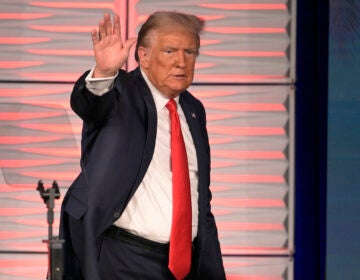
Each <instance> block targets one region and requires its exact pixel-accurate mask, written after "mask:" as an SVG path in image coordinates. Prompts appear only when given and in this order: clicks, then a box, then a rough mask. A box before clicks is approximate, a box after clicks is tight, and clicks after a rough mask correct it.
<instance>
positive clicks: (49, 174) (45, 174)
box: [20, 171, 79, 181]
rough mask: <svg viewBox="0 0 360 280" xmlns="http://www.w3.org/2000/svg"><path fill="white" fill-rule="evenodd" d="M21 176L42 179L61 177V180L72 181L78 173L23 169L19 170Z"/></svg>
mask: <svg viewBox="0 0 360 280" xmlns="http://www.w3.org/2000/svg"><path fill="white" fill-rule="evenodd" d="M20 174H21V175H23V176H28V177H33V178H43V179H44V180H53V179H54V178H61V180H62V181H72V180H74V179H75V178H76V177H77V176H78V175H79V172H78V171H75V172H52V171H51V172H46V171H41V172H40V171H24V172H20Z"/></svg>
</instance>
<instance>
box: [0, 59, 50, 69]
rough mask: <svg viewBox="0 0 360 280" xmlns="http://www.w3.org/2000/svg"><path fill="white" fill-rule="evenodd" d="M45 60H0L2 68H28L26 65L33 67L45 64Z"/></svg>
mask: <svg viewBox="0 0 360 280" xmlns="http://www.w3.org/2000/svg"><path fill="white" fill-rule="evenodd" d="M43 64H44V62H43V61H16V60H12V61H10V60H9V61H6V60H2V61H0V69H16V68H26V67H32V66H39V65H43Z"/></svg>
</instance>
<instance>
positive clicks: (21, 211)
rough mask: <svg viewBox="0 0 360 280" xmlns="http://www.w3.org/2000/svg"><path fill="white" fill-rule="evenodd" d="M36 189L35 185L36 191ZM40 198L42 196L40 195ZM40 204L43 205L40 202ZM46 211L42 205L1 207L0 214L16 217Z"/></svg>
mask: <svg viewBox="0 0 360 280" xmlns="http://www.w3.org/2000/svg"><path fill="white" fill-rule="evenodd" d="M35 191H36V189H35V186H34V192H35ZM39 198H40V196H39ZM39 206H41V205H40V204H39ZM40 213H44V209H43V208H42V207H39V208H30V207H26V208H0V216H1V217H14V216H24V215H32V214H40Z"/></svg>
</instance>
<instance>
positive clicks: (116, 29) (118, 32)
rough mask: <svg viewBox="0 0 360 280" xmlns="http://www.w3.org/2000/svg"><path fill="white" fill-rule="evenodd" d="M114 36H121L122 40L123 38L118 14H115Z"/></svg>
mask: <svg viewBox="0 0 360 280" xmlns="http://www.w3.org/2000/svg"><path fill="white" fill-rule="evenodd" d="M113 34H114V35H117V36H119V38H120V40H121V41H122V38H121V25H120V17H119V15H118V14H114V30H113Z"/></svg>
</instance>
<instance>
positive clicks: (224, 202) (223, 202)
mask: <svg viewBox="0 0 360 280" xmlns="http://www.w3.org/2000/svg"><path fill="white" fill-rule="evenodd" d="M213 203H214V205H216V206H227V207H234V208H283V207H285V203H284V201H283V200H281V199H258V198H217V197H214V198H213Z"/></svg>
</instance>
